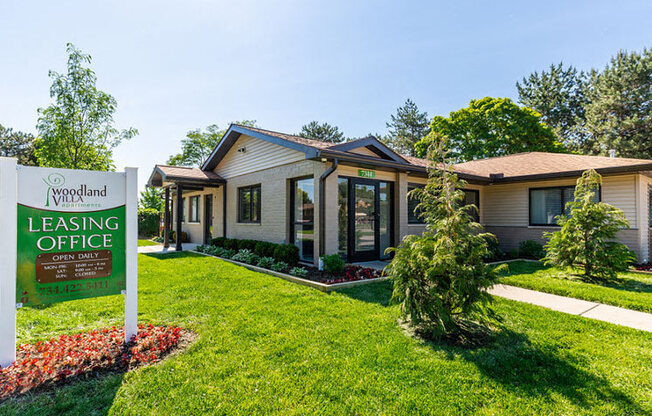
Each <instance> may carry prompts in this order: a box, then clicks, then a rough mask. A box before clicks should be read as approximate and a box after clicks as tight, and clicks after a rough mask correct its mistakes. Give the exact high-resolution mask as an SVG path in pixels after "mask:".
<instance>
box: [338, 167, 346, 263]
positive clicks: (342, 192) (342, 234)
mask: <svg viewBox="0 0 652 416" xmlns="http://www.w3.org/2000/svg"><path fill="white" fill-rule="evenodd" d="M348 233H349V180H348V179H346V178H338V179H337V240H338V243H339V250H338V253H339V255H340V257H342V258H343V259H344V260H346V258H347V255H348V251H347V250H348V238H349V234H348Z"/></svg>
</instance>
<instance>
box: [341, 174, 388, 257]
mask: <svg viewBox="0 0 652 416" xmlns="http://www.w3.org/2000/svg"><path fill="white" fill-rule="evenodd" d="M392 185H393V184H392V183H391V182H381V181H377V180H372V179H361V178H351V179H349V189H348V195H349V197H348V227H347V228H348V241H347V246H348V259H349V261H351V262H356V261H368V260H377V259H380V258H384V255H383V253H384V251H385V249H386V248H387V247H389V246H390V244H392V237H393V236H392V234H393V233H392V228H391V227H392V215H393V213H392V211H393V210H392V201H393V198H392V191H393V186H392Z"/></svg>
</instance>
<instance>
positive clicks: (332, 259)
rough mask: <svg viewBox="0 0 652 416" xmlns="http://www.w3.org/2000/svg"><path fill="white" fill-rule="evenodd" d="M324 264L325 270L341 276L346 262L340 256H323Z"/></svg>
mask: <svg viewBox="0 0 652 416" xmlns="http://www.w3.org/2000/svg"><path fill="white" fill-rule="evenodd" d="M321 259H322V261H323V262H324V270H326V271H327V272H328V273H331V274H340V273H342V272H343V271H344V260H342V259H341V258H340V256H339V254H331V255H329V256H322V258H321Z"/></svg>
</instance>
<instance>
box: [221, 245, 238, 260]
mask: <svg viewBox="0 0 652 416" xmlns="http://www.w3.org/2000/svg"><path fill="white" fill-rule="evenodd" d="M221 253H222V254H221V255H219V257H223V258H225V259H232V258H233V257H234V256H235V255H236V254H238V252H237V251H235V250H231V249H228V248H224V249H222V252H221Z"/></svg>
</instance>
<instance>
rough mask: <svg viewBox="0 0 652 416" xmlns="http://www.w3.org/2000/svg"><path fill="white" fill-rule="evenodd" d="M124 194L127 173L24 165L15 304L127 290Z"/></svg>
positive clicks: (20, 177)
mask: <svg viewBox="0 0 652 416" xmlns="http://www.w3.org/2000/svg"><path fill="white" fill-rule="evenodd" d="M125 195H126V189H125V174H124V173H115V172H93V171H75V170H67V169H49V168H34V167H24V166H19V167H18V175H17V202H18V204H17V226H18V229H17V237H18V238H17V243H18V251H17V275H16V276H17V279H16V303H18V304H21V305H22V306H34V305H40V304H49V303H54V302H62V301H67V300H73V299H82V298H90V297H96V296H106V295H114V294H119V293H121V292H122V291H123V290H125V285H126V261H125V253H126V234H125V202H126V199H125Z"/></svg>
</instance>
